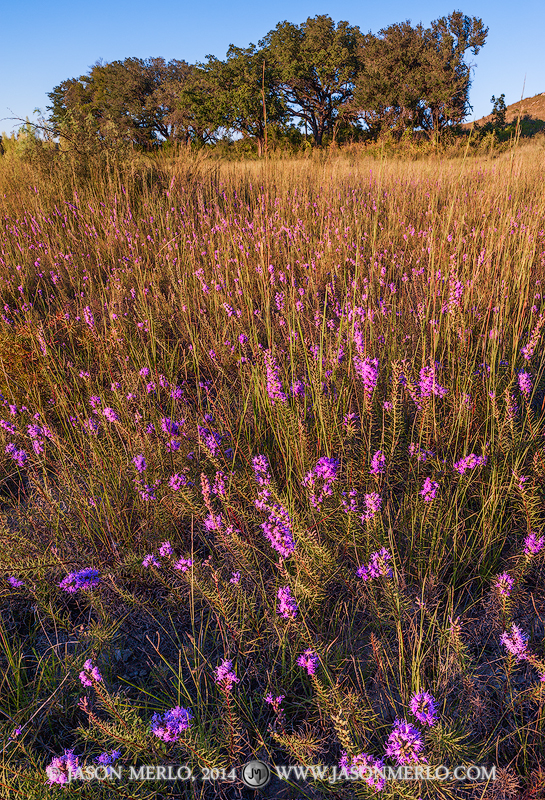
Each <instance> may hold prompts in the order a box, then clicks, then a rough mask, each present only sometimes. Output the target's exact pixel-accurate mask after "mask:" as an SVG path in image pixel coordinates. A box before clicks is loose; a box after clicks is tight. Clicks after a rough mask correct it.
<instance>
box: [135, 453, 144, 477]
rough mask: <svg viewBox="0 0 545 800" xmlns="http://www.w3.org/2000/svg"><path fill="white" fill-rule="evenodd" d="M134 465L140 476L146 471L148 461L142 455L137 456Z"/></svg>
mask: <svg viewBox="0 0 545 800" xmlns="http://www.w3.org/2000/svg"><path fill="white" fill-rule="evenodd" d="M133 463H134V466H135V467H136V469H137V470H138V472H139V473H140V474H142V472H144V470H145V469H146V459H145V458H144V456H142V455H140V456H135V457H134V458H133Z"/></svg>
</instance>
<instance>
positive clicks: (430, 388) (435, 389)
mask: <svg viewBox="0 0 545 800" xmlns="http://www.w3.org/2000/svg"><path fill="white" fill-rule="evenodd" d="M446 393H447V390H446V389H444V388H443V387H442V386H439V384H438V383H436V380H435V366H431V367H422V369H421V370H420V396H421V397H429V396H430V395H431V394H434V395H436V396H437V397H444V396H445V395H446Z"/></svg>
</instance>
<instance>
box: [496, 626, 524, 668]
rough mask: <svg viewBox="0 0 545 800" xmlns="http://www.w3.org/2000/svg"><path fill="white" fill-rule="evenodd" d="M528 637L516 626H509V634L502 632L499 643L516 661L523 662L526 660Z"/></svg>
mask: <svg viewBox="0 0 545 800" xmlns="http://www.w3.org/2000/svg"><path fill="white" fill-rule="evenodd" d="M528 638H529V637H528V636H527V635H526V634H524V633H523V632H522V631H521V629H520V628H519V626H518V625H515V623H513V624H512V625H511V633H510V634H509V633H507V631H504V632H503V633H502V635H501V636H500V642H501V643H502V645H503V646H504V647H505V648H506V649H507V650H509V652H510V653H512V654H513V655H514V656H516V659H517V661H525V660H526V659H527V658H528V655H529V653H528V649H527V648H528Z"/></svg>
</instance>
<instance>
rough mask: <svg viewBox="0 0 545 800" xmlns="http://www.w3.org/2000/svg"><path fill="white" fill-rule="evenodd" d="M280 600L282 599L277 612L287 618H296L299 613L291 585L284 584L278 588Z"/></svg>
mask: <svg viewBox="0 0 545 800" xmlns="http://www.w3.org/2000/svg"><path fill="white" fill-rule="evenodd" d="M277 597H278V600H279V601H280V602H279V604H278V607H277V612H278V613H279V614H280V615H281V616H282V617H284V618H285V619H295V618H296V617H297V614H298V608H297V603H296V601H295V598H294V597H293V596H292V593H291V589H290V587H289V586H283V587H281V588H280V589H279V590H278V594H277Z"/></svg>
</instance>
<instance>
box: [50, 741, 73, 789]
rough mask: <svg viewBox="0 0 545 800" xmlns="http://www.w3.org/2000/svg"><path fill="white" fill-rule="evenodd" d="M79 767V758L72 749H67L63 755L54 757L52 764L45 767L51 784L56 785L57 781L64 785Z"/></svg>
mask: <svg viewBox="0 0 545 800" xmlns="http://www.w3.org/2000/svg"><path fill="white" fill-rule="evenodd" d="M77 768H78V758H77V756H75V755H74V753H73V751H72V750H65V751H64V755H63V756H57V757H56V758H54V759H53V761H52V762H51V764H48V766H47V767H46V768H45V771H46V773H47V777H48V778H49V781H48V784H49V786H54V785H55V784H56V783H58V784H60V785H61V786H64V784H65V783H68V782H69V781H70V779H71V774H72V773H73V772H76V770H77Z"/></svg>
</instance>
